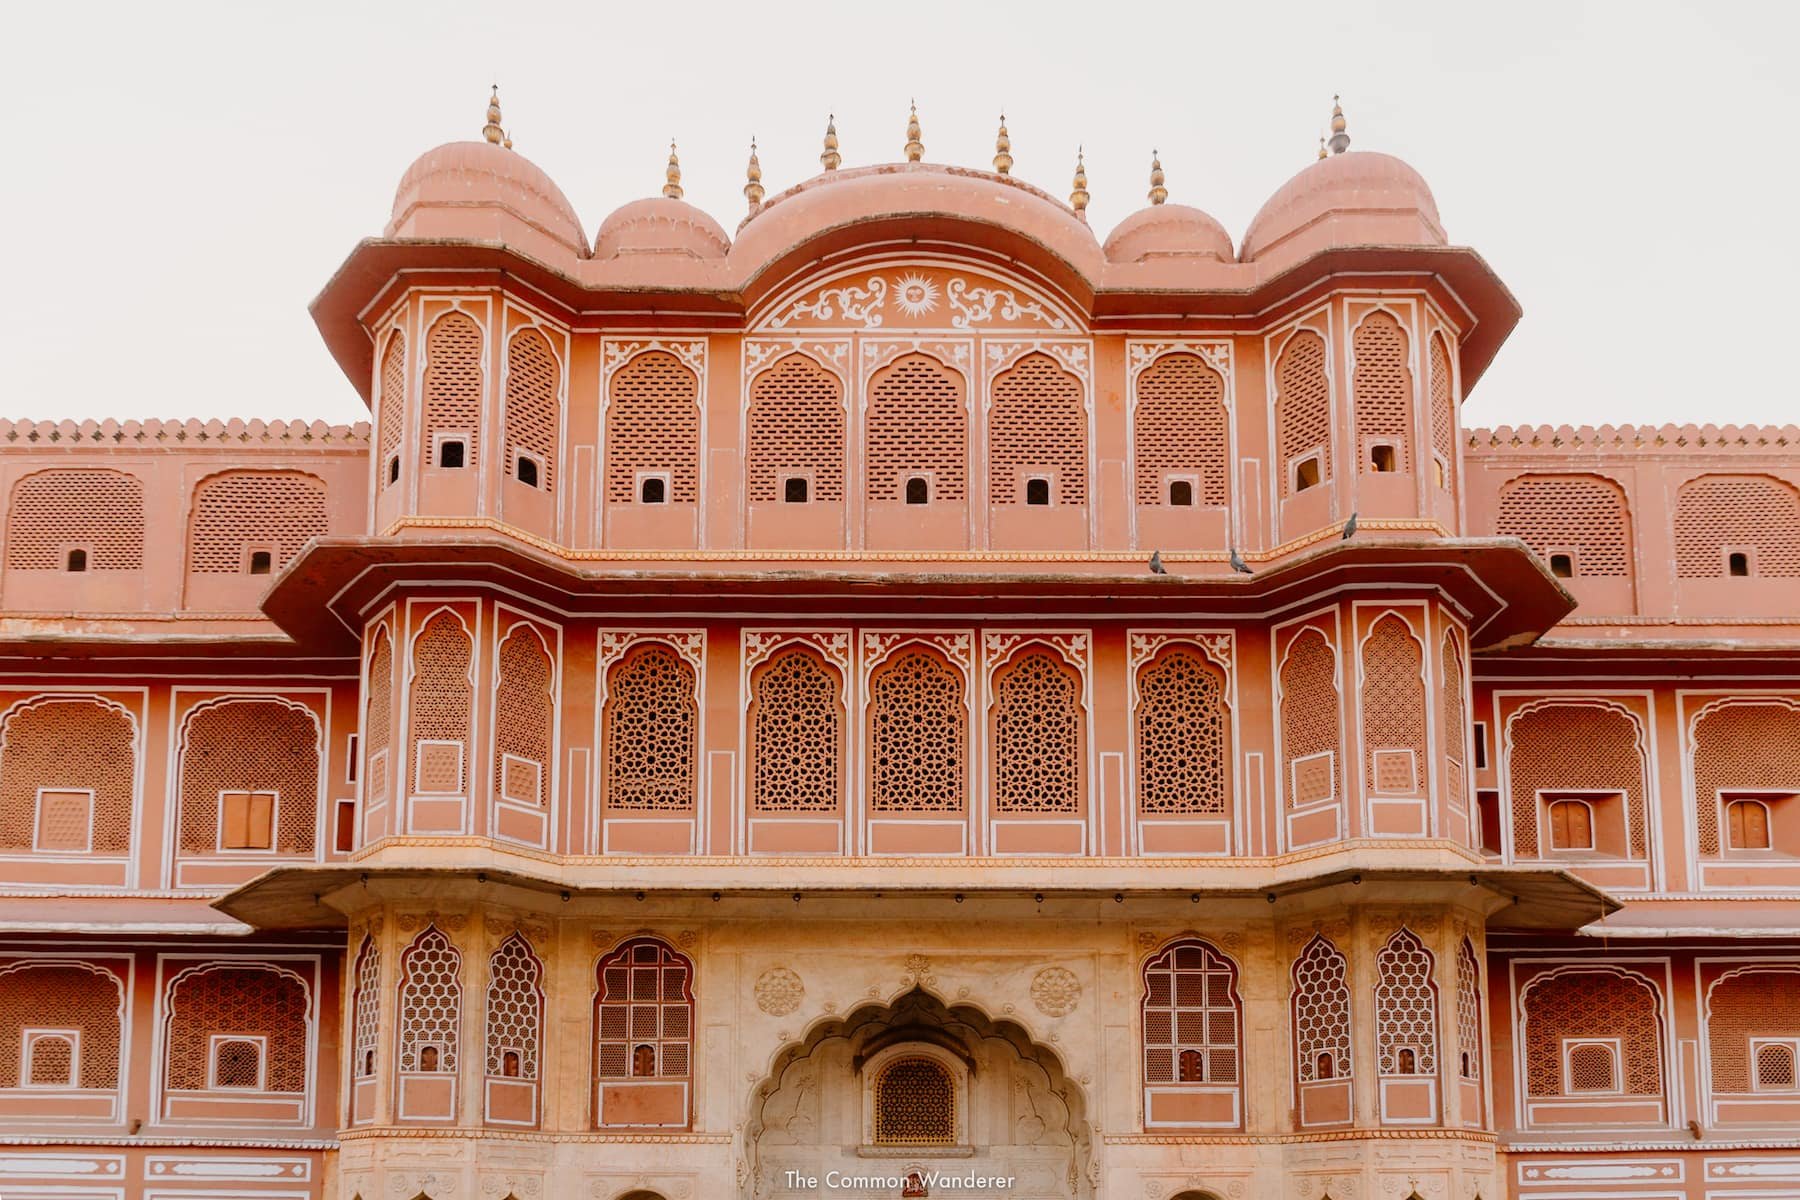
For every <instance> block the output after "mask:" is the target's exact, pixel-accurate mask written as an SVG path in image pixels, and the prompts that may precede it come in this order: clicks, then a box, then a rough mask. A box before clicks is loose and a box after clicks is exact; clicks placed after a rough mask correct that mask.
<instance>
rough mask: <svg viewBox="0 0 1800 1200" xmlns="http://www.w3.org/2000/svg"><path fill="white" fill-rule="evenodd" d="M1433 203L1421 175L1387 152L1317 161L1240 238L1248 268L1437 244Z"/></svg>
mask: <svg viewBox="0 0 1800 1200" xmlns="http://www.w3.org/2000/svg"><path fill="white" fill-rule="evenodd" d="M1447 241H1448V239H1447V238H1446V237H1445V236H1444V227H1443V225H1442V224H1441V223H1440V221H1439V219H1438V210H1437V201H1436V200H1434V199H1432V197H1431V189H1430V188H1429V187H1426V186H1425V180H1424V179H1423V178H1422V177H1421V176H1420V175H1419V173H1418V172H1417V171H1415V170H1413V169H1412V168H1411V167H1409V166H1407V165H1406V164H1405V163H1403V162H1401V161H1400V160H1399V159H1397V158H1395V157H1393V156H1392V155H1388V154H1376V153H1372V152H1370V151H1367V150H1352V151H1349V152H1347V153H1344V154H1335V155H1333V156H1331V157H1330V158H1324V159H1320V160H1319V161H1317V162H1315V163H1313V164H1312V165H1311V166H1309V167H1307V168H1306V169H1305V170H1304V171H1301V172H1300V173H1299V174H1298V175H1296V176H1294V177H1293V178H1292V179H1290V180H1288V181H1287V182H1286V183H1284V184H1282V185H1281V187H1280V189H1279V190H1277V191H1276V193H1275V194H1274V195H1273V196H1270V197H1269V200H1268V203H1266V204H1264V205H1263V206H1262V211H1261V212H1259V213H1257V214H1256V219H1255V220H1253V221H1251V222H1250V230H1249V232H1247V233H1246V234H1244V252H1243V258H1244V261H1245V262H1251V261H1259V262H1260V261H1265V260H1270V259H1275V260H1279V261H1280V263H1281V264H1282V265H1286V264H1288V263H1291V262H1298V261H1299V260H1300V259H1302V258H1305V257H1307V256H1309V255H1311V254H1315V253H1317V252H1319V251H1321V250H1328V249H1332V248H1335V247H1339V246H1442V245H1445V244H1446V243H1447Z"/></svg>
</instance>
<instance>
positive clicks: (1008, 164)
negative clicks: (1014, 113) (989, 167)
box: [994, 113, 1013, 175]
mask: <svg viewBox="0 0 1800 1200" xmlns="http://www.w3.org/2000/svg"><path fill="white" fill-rule="evenodd" d="M1012 167H1013V156H1012V135H1011V134H1009V133H1007V132H1006V114H1005V113H1001V114H1000V132H999V133H997V134H995V135H994V173H995V174H997V175H1011V174H1012Z"/></svg>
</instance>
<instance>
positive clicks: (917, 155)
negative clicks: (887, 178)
mask: <svg viewBox="0 0 1800 1200" xmlns="http://www.w3.org/2000/svg"><path fill="white" fill-rule="evenodd" d="M911 103H912V111H911V113H909V114H908V116H907V118H906V161H907V162H918V161H919V160H920V159H921V158H923V157H925V143H924V142H921V141H920V140H919V105H918V102H917V101H913V102H911Z"/></svg>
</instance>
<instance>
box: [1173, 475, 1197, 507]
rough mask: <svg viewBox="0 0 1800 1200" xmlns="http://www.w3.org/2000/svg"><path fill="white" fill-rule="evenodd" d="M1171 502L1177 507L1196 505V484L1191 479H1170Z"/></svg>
mask: <svg viewBox="0 0 1800 1200" xmlns="http://www.w3.org/2000/svg"><path fill="white" fill-rule="evenodd" d="M1169 503H1170V505H1172V506H1173V507H1175V508H1192V507H1194V485H1193V482H1192V481H1191V480H1187V479H1172V480H1170V481H1169Z"/></svg>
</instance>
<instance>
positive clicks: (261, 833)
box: [219, 792, 275, 850]
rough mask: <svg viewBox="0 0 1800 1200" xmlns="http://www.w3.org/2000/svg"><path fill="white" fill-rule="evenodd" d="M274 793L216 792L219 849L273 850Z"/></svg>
mask: <svg viewBox="0 0 1800 1200" xmlns="http://www.w3.org/2000/svg"><path fill="white" fill-rule="evenodd" d="M274 848H275V793H274V792H220V793H219V849H221V850H273V849H274Z"/></svg>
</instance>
